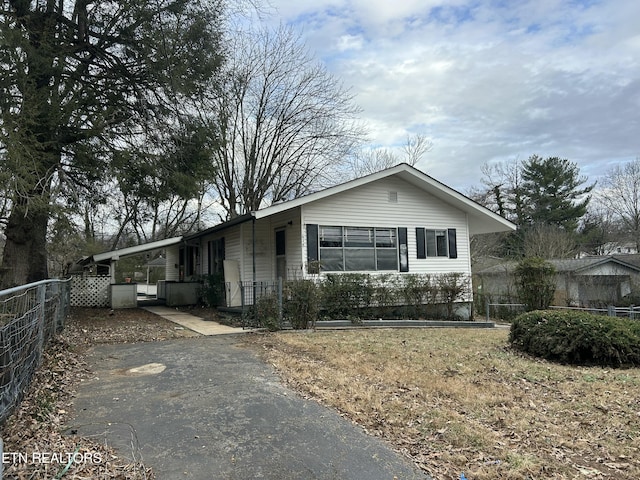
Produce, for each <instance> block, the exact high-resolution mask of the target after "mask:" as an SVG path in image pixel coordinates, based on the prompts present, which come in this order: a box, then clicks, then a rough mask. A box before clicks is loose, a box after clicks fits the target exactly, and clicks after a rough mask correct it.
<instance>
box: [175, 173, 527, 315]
mask: <svg viewBox="0 0 640 480" xmlns="http://www.w3.org/2000/svg"><path fill="white" fill-rule="evenodd" d="M515 228H516V227H515V225H514V224H512V223H511V222H509V221H507V220H505V219H504V218H502V217H501V216H499V215H497V214H495V213H494V212H492V211H490V210H488V209H487V208H485V207H483V206H481V205H479V204H478V203H476V202H474V201H473V200H471V199H469V198H468V197H466V196H465V195H463V194H461V193H459V192H457V191H455V190H453V189H452V188H450V187H448V186H446V185H444V184H442V183H440V182H439V181H437V180H435V179H434V178H432V177H430V176H429V175H426V174H425V173H423V172H421V171H420V170H417V169H416V168H414V167H411V166H409V165H407V164H400V165H397V166H395V167H392V168H389V169H386V170H383V171H380V172H377V173H374V174H371V175H368V176H365V177H361V178H358V179H355V180H352V181H349V182H346V183H342V184H339V185H336V186H333V187H330V188H327V189H325V190H322V191H318V192H315V193H312V194H309V195H306V196H303V197H300V198H297V199H294V200H291V201H287V202H282V203H277V204H274V205H271V206H269V207H266V208H262V209H260V210H257V211H254V212H251V213H250V214H247V215H243V216H239V217H237V218H234V219H232V220H230V221H227V222H225V223H222V224H220V225H216V226H214V227H212V228H209V229H207V230H204V231H201V232H198V233H196V234H193V235H189V236H185V237H184V238H183V239H182V241H181V242H180V243H178V244H173V245H170V246H167V247H166V258H167V272H166V280H167V281H186V280H189V279H191V278H198V277H199V276H201V275H207V274H219V275H223V276H224V279H225V282H226V284H227V285H231V286H235V285H240V284H241V282H274V281H276V280H277V279H278V277H281V278H283V279H297V278H316V277H317V276H322V275H325V274H327V273H341V272H357V273H363V272H364V273H372V274H376V273H394V272H395V273H397V274H399V275H403V274H411V273H419V274H438V273H450V272H457V273H461V274H464V275H466V276H467V277H468V278H469V279H470V278H471V260H470V251H469V248H470V247H469V237H470V236H471V235H475V234H483V233H492V232H504V231H512V230H515ZM226 301H227V305H228V306H238V305H240V304H241V303H242V299H241V298H240V292H239V288H235V287H233V288H232V289H231V290H227V299H226ZM469 301H471V299H469Z"/></svg>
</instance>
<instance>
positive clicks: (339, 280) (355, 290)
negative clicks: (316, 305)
mask: <svg viewBox="0 0 640 480" xmlns="http://www.w3.org/2000/svg"><path fill="white" fill-rule="evenodd" d="M321 288H322V305H323V307H324V308H325V309H326V313H327V315H329V316H330V317H334V318H336V317H347V316H350V315H352V314H354V313H358V311H359V309H361V308H363V307H368V306H369V305H371V300H372V298H373V295H374V291H375V286H373V284H372V282H371V277H370V276H369V275H367V274H360V273H344V274H337V275H334V274H328V275H327V277H326V278H325V280H324V281H323V282H322V286H321Z"/></svg>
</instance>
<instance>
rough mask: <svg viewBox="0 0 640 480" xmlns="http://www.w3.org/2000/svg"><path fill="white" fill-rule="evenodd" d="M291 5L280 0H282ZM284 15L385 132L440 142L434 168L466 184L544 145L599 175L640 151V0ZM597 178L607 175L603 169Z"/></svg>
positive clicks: (425, 5)
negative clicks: (488, 165)
mask: <svg viewBox="0 0 640 480" xmlns="http://www.w3.org/2000/svg"><path fill="white" fill-rule="evenodd" d="M276 5H277V2H276ZM279 8H280V15H281V17H280V18H279V20H284V21H285V22H290V23H294V24H296V25H298V26H299V27H300V28H301V29H302V30H303V32H304V35H305V38H306V40H307V42H308V45H309V47H310V48H311V50H312V51H314V52H315V53H316V55H317V56H318V57H319V58H320V59H322V60H323V61H325V62H326V64H327V67H328V68H329V70H330V71H332V72H333V73H334V74H335V75H336V76H338V77H340V78H341V79H342V80H343V81H344V84H345V85H347V86H349V85H350V86H352V88H353V91H354V93H356V101H357V102H358V104H359V105H360V106H361V107H362V108H363V113H362V118H363V120H364V121H365V122H366V123H367V125H368V126H369V130H370V137H371V142H372V143H373V144H375V145H384V146H393V145H398V144H401V143H403V142H404V139H405V138H406V136H407V134H408V133H424V134H426V135H427V136H429V137H430V138H431V139H432V140H433V142H434V148H433V150H432V151H431V152H429V153H428V154H427V156H426V159H425V161H424V163H423V164H422V165H421V167H423V168H425V169H426V170H428V171H429V172H430V173H431V174H432V175H434V176H436V178H438V179H440V180H442V181H445V182H446V183H449V184H450V185H451V186H453V187H454V188H458V189H461V190H464V189H465V188H466V187H468V186H469V185H472V184H474V183H477V179H478V178H479V172H480V165H481V164H482V163H484V162H491V161H498V160H504V159H510V158H516V157H520V158H527V157H528V156H529V155H531V154H534V153H537V154H540V155H554V156H556V155H557V156H561V157H566V158H569V159H570V160H572V161H577V162H578V163H579V165H580V166H581V167H582V169H583V171H584V173H586V174H588V175H590V176H594V177H595V176H597V175H599V174H601V173H603V171H604V170H606V169H608V168H610V164H611V163H610V162H611V160H612V159H617V160H630V159H633V158H635V157H636V156H637V155H640V145H638V141H637V140H636V138H637V137H638V133H637V132H638V131H640V128H639V127H640V118H639V116H638V114H637V112H638V111H639V108H640V27H639V26H638V25H639V24H638V23H637V18H639V17H640V2H629V1H627V0H607V1H606V2H605V1H602V2H600V1H596V0H583V1H579V0H573V1H566V0H521V1H509V2H504V1H502V2H501V1H462V0H460V1H455V2H451V1H445V0H441V1H436V0H432V1H420V0H415V1H414V0H410V1H405V0H403V1H402V2H399V1H398V2H388V1H386V0H385V1H383V0H375V1H366V0H352V1H347V0H333V1H332V0H316V1H313V2H311V1H299V2H295V4H294V3H293V2H285V1H282V5H280V7H279ZM594 179H595V178H594Z"/></svg>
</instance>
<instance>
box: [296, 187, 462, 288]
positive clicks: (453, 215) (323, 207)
mask: <svg viewBox="0 0 640 480" xmlns="http://www.w3.org/2000/svg"><path fill="white" fill-rule="evenodd" d="M391 192H396V194H397V201H396V202H391V201H390V193H391ZM302 223H303V228H302V229H301V235H302V236H304V235H306V228H305V227H304V226H305V225H307V224H318V225H336V226H363V227H365V226H366V227H406V228H407V236H408V238H407V243H408V248H409V273H444V272H461V273H465V274H469V275H470V274H471V262H470V255H469V233H468V232H469V229H468V222H467V217H466V214H465V213H464V212H462V211H461V210H458V209H457V208H454V207H452V206H451V205H449V204H447V203H445V202H443V201H442V200H439V199H437V198H436V197H433V196H431V195H429V194H427V193H425V192H424V191H422V190H420V189H418V188H416V187H414V186H413V185H411V184H409V183H407V182H404V181H403V180H401V179H399V178H395V177H391V178H386V179H383V180H379V181H376V182H372V183H369V184H366V185H363V186H361V187H358V188H354V189H352V190H348V191H346V192H342V193H339V194H336V195H333V196H331V197H328V198H325V199H322V200H319V201H317V202H312V203H309V204H306V205H304V206H303V208H302ZM416 227H422V228H428V229H447V228H455V229H456V237H457V247H458V258H457V259H450V258H442V257H436V258H433V257H429V258H427V259H418V258H417V246H416V230H415V229H416ZM303 243H306V241H304V242H303ZM305 256H306V254H305Z"/></svg>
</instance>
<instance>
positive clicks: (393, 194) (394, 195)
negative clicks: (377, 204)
mask: <svg viewBox="0 0 640 480" xmlns="http://www.w3.org/2000/svg"><path fill="white" fill-rule="evenodd" d="M389 203H398V192H396V191H391V192H389Z"/></svg>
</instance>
